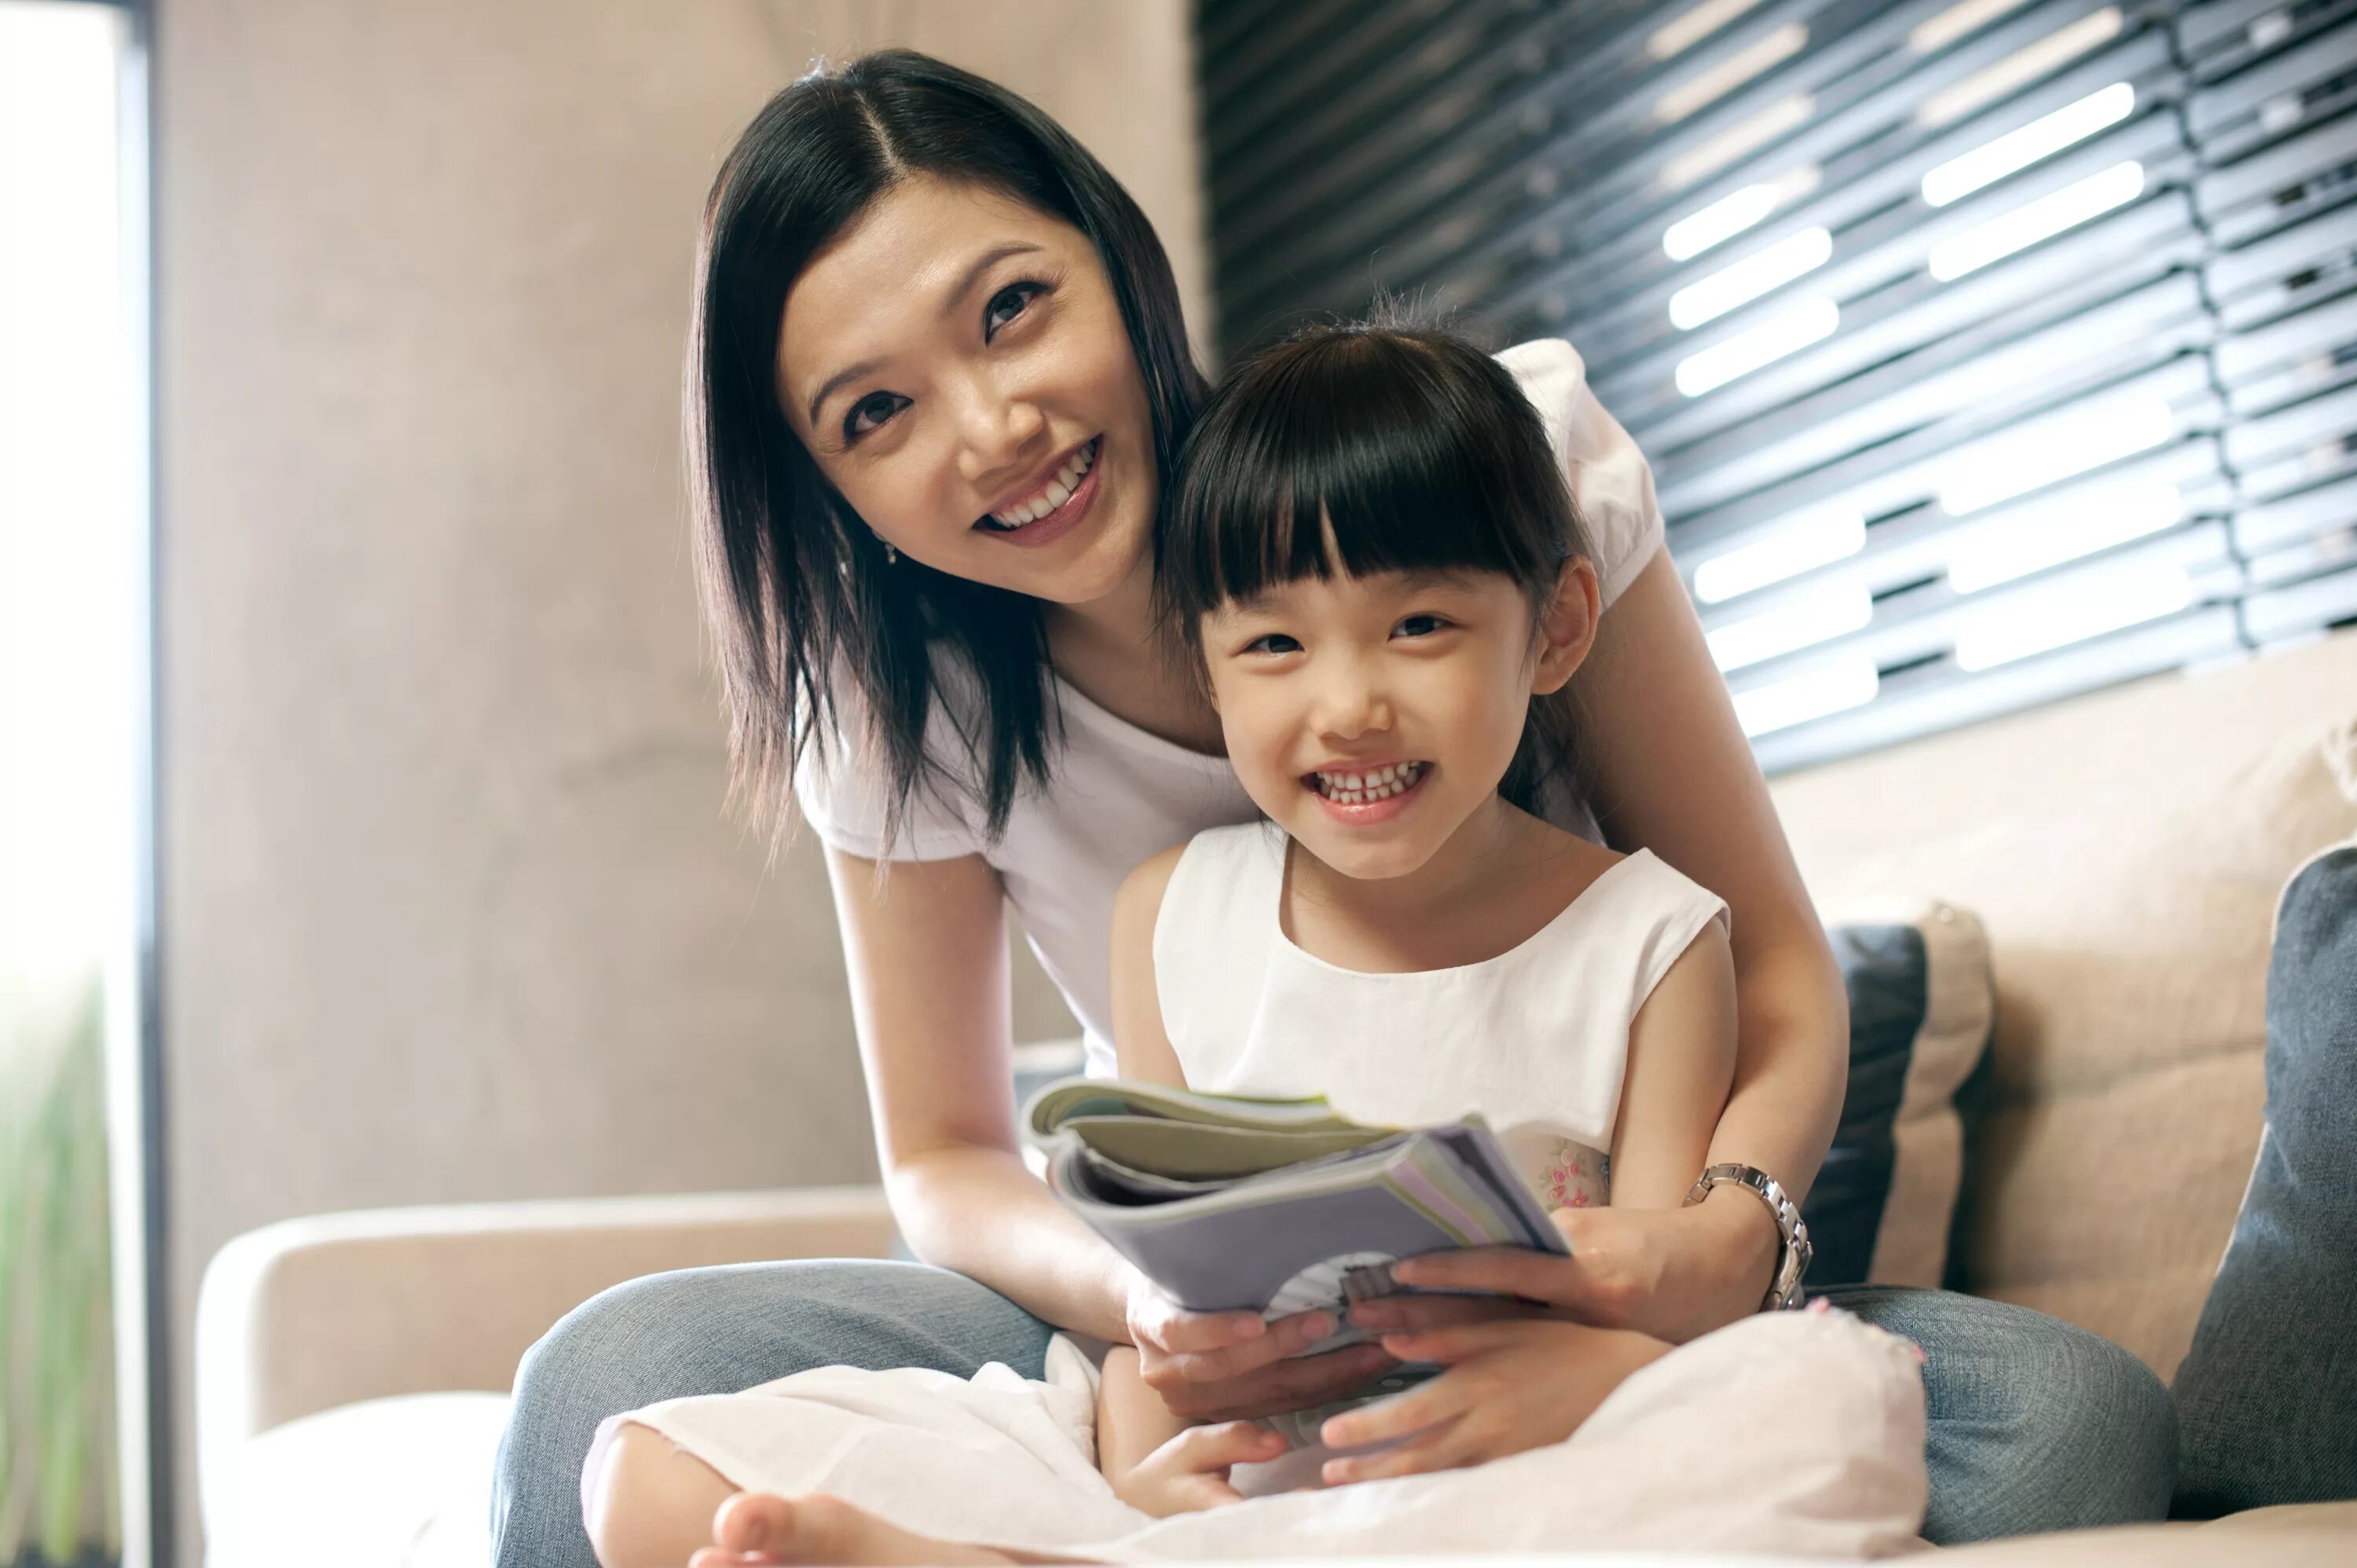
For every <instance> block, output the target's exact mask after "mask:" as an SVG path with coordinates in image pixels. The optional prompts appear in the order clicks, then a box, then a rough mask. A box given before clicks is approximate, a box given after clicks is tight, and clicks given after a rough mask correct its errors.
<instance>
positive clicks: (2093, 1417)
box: [1813, 1285, 2177, 1546]
mask: <svg viewBox="0 0 2357 1568" xmlns="http://www.w3.org/2000/svg"><path fill="white" fill-rule="evenodd" d="M1813 1294H1822V1295H1823V1296H1824V1298H1825V1299H1827V1300H1829V1301H1831V1302H1832V1303H1833V1304H1834V1305H1835V1306H1838V1307H1841V1308H1842V1309H1844V1310H1845V1311H1848V1312H1854V1313H1856V1314H1857V1316H1860V1317H1862V1318H1864V1319H1865V1320H1866V1321H1867V1322H1868V1323H1871V1324H1874V1325H1875V1326H1878V1327H1880V1328H1885V1329H1888V1330H1889V1331H1890V1332H1891V1333H1893V1334H1896V1335H1899V1336H1900V1337H1903V1338H1908V1339H1912V1340H1913V1341H1915V1343H1916V1344H1918V1345H1920V1346H1921V1347H1922V1348H1923V1355H1924V1362H1923V1395H1924V1405H1925V1412H1926V1413H1927V1415H1928V1416H1929V1417H1930V1434H1929V1442H1928V1444H1927V1447H1926V1456H1927V1458H1928V1459H1929V1461H1930V1466H1931V1472H1932V1502H1931V1508H1930V1510H1929V1512H1928V1513H1927V1514H1926V1516H1925V1518H1924V1520H1923V1534H1924V1535H1925V1537H1926V1538H1927V1539H1929V1540H1930V1541H1932V1542H1933V1543H1934V1544H1936V1545H1940V1546H1953V1545H1960V1544H1962V1543H1964V1542H1965V1541H1986V1540H1990V1539H1993V1538H1995V1537H1998V1536H2007V1535H2028V1534H2030V1533H2032V1532H2035V1531H2039V1530H2082V1529H2086V1528H2089V1527H2092V1526H2095V1525H2105V1524H2135V1523H2141V1522H2144V1521H2147V1520H2157V1519H2159V1518H2160V1517H2161V1516H2162V1515H2164V1514H2166V1513H2167V1512H2168V1511H2169V1486H2170V1482H2171V1479H2172V1477H2174V1475H2175V1469H2176V1455H2177V1417H2176V1412H2175V1411H2174V1409H2173V1408H2172V1407H2171V1406H2170V1404H2169V1391H2167V1390H2166V1389H2164V1388H2162V1387H2161V1383H2160V1380H2159V1379H2158V1378H2157V1377H2155V1376H2154V1375H2153V1373H2152V1369H2151V1368H2149V1367H2147V1366H2146V1365H2145V1364H2144V1363H2143V1362H2142V1361H2139V1360H2137V1359H2136V1358H2135V1357H2133V1356H2131V1355H2129V1354H2128V1353H2127V1352H2126V1350H2123V1349H2121V1348H2119V1347H2118V1346H2116V1345H2115V1344H2113V1343H2112V1342H2111V1341H2110V1340H2108V1339H2104V1338H2103V1337H2100V1336H2097V1335H2093V1334H2090V1333H2088V1332H2087V1331H2086V1330H2085V1329H2083V1328H2078V1327H2074V1326H2072V1325H2070V1324H2068V1323H2064V1322H2062V1321H2061V1320H2060V1319H2059V1318H2052V1317H2049V1316H2046V1315H2045V1314H2044V1313H2041V1312H2032V1311H2030V1310H2029V1308H2027V1307H2021V1306H2010V1305H2006V1304H2005V1303H2003V1302H1995V1301H1983V1300H1981V1299H1980V1298H1979V1297H1977V1296H1969V1295H1958V1294H1954V1293H1953V1292H1949V1291H1936V1290H1906V1289H1898V1288H1891V1287H1885V1286H1878V1285H1852V1286H1844V1287H1840V1288H1837V1289H1834V1290H1828V1291H1824V1292H1819V1293H1813Z"/></svg>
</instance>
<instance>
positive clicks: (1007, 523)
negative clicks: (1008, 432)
mask: <svg viewBox="0 0 2357 1568" xmlns="http://www.w3.org/2000/svg"><path fill="white" fill-rule="evenodd" d="M1099 439H1100V440H1101V439H1103V437H1099ZM1096 460H1097V444H1096V442H1095V441H1091V442H1090V443H1089V444H1088V445H1087V446H1083V447H1082V448H1081V449H1080V450H1079V451H1077V452H1075V453H1073V454H1072V455H1071V456H1069V457H1067V458H1065V459H1064V466H1063V467H1060V468H1059V469H1057V470H1056V476H1055V478H1051V479H1049V481H1048V488H1047V489H1044V490H1041V491H1040V492H1039V494H1038V495H1036V496H1033V497H1032V498H1031V499H1029V500H1028V501H1026V502H1024V503H1023V504H1022V505H1021V506H1015V507H1008V508H1007V509H1006V510H1004V511H995V512H992V513H991V514H990V521H993V522H995V523H996V524H997V525H998V526H999V527H1001V528H1020V527H1022V526H1023V525H1024V524H1025V523H1027V522H1037V521H1039V520H1040V519H1041V518H1043V517H1045V516H1047V515H1048V514H1049V512H1051V511H1053V510H1056V509H1057V508H1058V507H1060V506H1062V505H1063V504H1064V503H1065V502H1066V501H1068V500H1071V499H1072V492H1073V491H1074V490H1077V489H1080V488H1081V481H1082V479H1085V478H1088V477H1089V469H1090V468H1091V467H1093V466H1094V465H1095V463H1096Z"/></svg>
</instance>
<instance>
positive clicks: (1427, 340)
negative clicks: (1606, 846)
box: [1155, 312, 1587, 813]
mask: <svg viewBox="0 0 2357 1568" xmlns="http://www.w3.org/2000/svg"><path fill="white" fill-rule="evenodd" d="M1586 554H1587V539H1586V532H1585V530H1584V529H1583V527H1582V526H1581V523H1580V521H1579V514H1578V512H1577V509H1576V508H1575V507H1574V505H1573V503H1572V499H1571V492H1570V489H1569V487H1568V486H1567V485H1566V483H1565V480H1564V475H1563V469H1562V467H1561V466H1560V465H1559V464H1558V463H1557V462H1556V461H1555V454H1554V451H1553V449H1552V448H1551V447H1550V446H1549V445H1548V442H1547V434H1546V430H1545V428H1544V426H1543V425H1542V424H1540V421H1539V415H1538V411H1537V410H1536V409H1534V408H1533V407H1532V406H1531V403H1530V400H1529V399H1528V398H1527V397H1525V396H1524V395H1523V390H1522V388H1521V386H1520V385H1519V384H1518V383H1517V382H1516V381H1515V380H1514V378H1513V376H1512V373H1511V372H1509V371H1507V370H1506V368H1505V367H1504V366H1503V365H1501V364H1500V363H1498V361H1497V360H1493V359H1491V357H1490V356H1489V355H1488V354H1486V353H1484V352H1482V351H1481V350H1480V349H1479V348H1477V347H1475V346H1474V345H1473V344H1471V343H1469V342H1468V341H1466V340H1465V339H1464V338H1460V337H1458V336H1456V335H1455V334H1453V333H1450V332H1448V331H1445V330H1442V329H1440V328H1437V327H1434V326H1430V325H1424V324H1420V323H1418V322H1416V321H1415V320H1414V319H1413V318H1412V317H1405V316H1404V315H1401V314H1398V313H1395V312H1394V313H1387V314H1386V315H1383V316H1379V317H1376V318H1375V319H1373V320H1371V321H1366V322H1353V323H1350V324H1347V325H1342V326H1318V327H1312V328H1307V329H1306V330H1303V331H1301V332H1298V333H1297V334H1295V335H1294V336H1293V337H1291V338H1286V340H1285V341H1283V342H1281V343H1278V344H1276V345H1275V346H1274V347H1273V348H1269V349H1263V350H1262V351H1261V352H1259V353H1257V354H1254V356H1252V357H1251V358H1250V359H1248V360H1244V361H1243V363H1242V364H1241V365H1239V366H1238V367H1236V369H1235V370H1234V371H1232V373H1231V374H1230V375H1229V377H1228V378H1227V380H1226V381H1223V382H1222V384H1221V386H1220V389H1219V390H1218V391H1217V392H1213V393H1212V394H1211V401H1210V402H1208V403H1205V404H1204V406H1203V412H1202V414H1201V417H1200V419H1198V421H1197V422H1196V424H1195V432H1194V435H1192V436H1191V437H1190V438H1189V442H1188V446H1187V455H1186V461H1185V463H1184V465H1183V466H1182V467H1181V469H1180V473H1179V486H1178V489H1177V491H1176V493H1175V494H1174V496H1173V498H1172V500H1171V503H1170V506H1169V507H1168V512H1167V516H1166V518H1165V521H1164V526H1163V528H1162V530H1161V531H1160V532H1159V533H1158V534H1157V540H1156V556H1155V585H1156V592H1157V596H1159V599H1160V605H1161V612H1162V615H1163V618H1164V620H1165V623H1166V625H1167V626H1168V629H1169V630H1170V631H1171V633H1172V634H1173V635H1175V636H1176V638H1177V639H1179V642H1180V643H1181V644H1182V645H1183V646H1184V647H1185V649H1186V650H1187V652H1188V654H1189V658H1190V660H1192V661H1193V663H1194V666H1195V668H1196V669H1197V670H1198V671H1200V670H1201V669H1202V653H1203V649H1202V618H1203V617H1204V615H1206V614H1207V613H1209V612H1210V611H1211V610H1214V609H1217V608H1219V607H1221V606H1222V605H1223V604H1226V603H1229V602H1231V601H1232V600H1235V599H1240V598H1246V597H1249V596H1252V595H1254V594H1256V593H1259V592H1261V591H1262V590H1263V589H1265V588H1269V587H1273V586H1275V585H1281V584H1285V583H1293V582H1298V581H1300V580H1301V579H1302V578H1304V577H1312V576H1314V577H1319V578H1329V577H1331V576H1333V575H1334V574H1335V573H1336V572H1338V571H1340V572H1341V573H1343V574H1346V575H1351V576H1361V575H1366V574H1368V573H1374V572H1417V571H1443V572H1445V571H1468V572H1496V573H1500V574H1502V575H1505V576H1506V577H1509V578H1511V579H1512V581H1513V583H1514V585H1516V586H1517V587H1519V588H1520V589H1522V591H1523V596H1524V597H1525V598H1527V599H1528V600H1529V602H1530V605H1531V607H1532V612H1533V614H1534V615H1536V614H1539V613H1541V612H1543V611H1544V608H1545V607H1546V606H1547V605H1548V604H1549V603H1550V602H1551V601H1552V600H1553V599H1554V597H1555V590H1556V586H1557V585H1558V584H1559V583H1560V581H1561V579H1562V574H1563V568H1564V566H1565V564H1566V563H1567V562H1569V561H1570V560H1571V559H1572V558H1573V557H1575V556H1581V555H1586ZM1575 718H1576V713H1575V709H1574V704H1573V701H1572V698H1571V694H1570V692H1569V690H1568V689H1567V688H1566V690H1564V691H1561V692H1557V693H1554V694H1552V695H1550V696H1546V697H1541V698H1538V699H1536V700H1534V702H1533V703H1531V713H1530V717H1529V719H1528V721H1527V722H1526V723H1525V724H1524V725H1523V739H1522V744H1521V745H1520V746H1517V747H1516V748H1515V752H1514V759H1513V763H1512V766H1511V767H1510V768H1508V769H1507V772H1506V776H1505V778H1504V779H1501V781H1500V782H1499V785H1498V789H1499V792H1500V793H1501V794H1502V795H1504V796H1505V798H1506V799H1507V800H1512V802H1513V803H1514V804H1515V805H1517V806H1520V807H1522V808H1523V810H1525V811H1532V812H1534V813H1535V812H1539V811H1542V809H1543V805H1544V802H1545V801H1546V800H1547V799H1548V798H1549V795H1550V792H1551V791H1552V790H1554V789H1559V788H1561V787H1563V786H1564V785H1565V784H1566V783H1569V782H1573V781H1574V780H1575V779H1576V777H1577V775H1576V773H1575V771H1574V768H1575V764H1576V762H1577V756H1576V753H1575V750H1574V747H1573V745H1572V741H1573V732H1574V727H1575V724H1574V721H1575Z"/></svg>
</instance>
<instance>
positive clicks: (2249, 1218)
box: [2173, 844, 2357, 1518]
mask: <svg viewBox="0 0 2357 1568" xmlns="http://www.w3.org/2000/svg"><path fill="white" fill-rule="evenodd" d="M2266 1071H2267V1122H2266V1133H2265V1135H2264V1136H2263V1137H2262V1138H2261V1140H2260V1143H2259V1158H2258V1165H2257V1167H2256V1168H2255V1170H2254V1171H2253V1172H2252V1173H2251V1185H2250V1189H2249V1191H2248V1192H2247V1193H2245V1194H2244V1198H2243V1209H2242V1213H2241V1214H2240V1215H2239V1216H2238V1217H2237V1218H2236V1219H2235V1221H2234V1234H2233V1240H2232V1241H2231V1242H2230V1243H2229V1244H2228V1246H2227V1249H2226V1256H2225V1259H2224V1261H2223V1262H2222V1263H2220V1265H2219V1268H2218V1277H2217V1279H2216V1280H2215V1281H2214V1282H2213V1283H2212V1285H2211V1287H2210V1295H2209V1299H2208V1300H2207V1302H2205V1303H2204V1304H2203V1306H2202V1308H2201V1322H2200V1325H2199V1326H2197V1327H2196V1329H2195V1330H2194V1335H2193V1348H2192V1349H2191V1350H2190V1351H2189V1352H2188V1353H2187V1355H2186V1358H2185V1360H2184V1362H2183V1364H2182V1365H2181V1366H2179V1369H2178V1372H2177V1383H2176V1387H2175V1389H2174V1393H2175V1395H2176V1398H2177V1411H2178V1430H2179V1447H2178V1455H2179V1457H2178V1482H2177V1499H2176V1503H2175V1506H2174V1509H2173V1511H2174V1512H2175V1513H2176V1514H2178V1515H2179V1517H2181V1518H2209V1517H2212V1516H2215V1515H2218V1514H2224V1513H2233V1512H2236V1511H2238V1510H2240V1509H2252V1508H2263V1507H2266V1506H2269V1505H2272V1504H2276V1503H2309V1502H2327V1501H2334V1500H2338V1499H2341V1498H2357V844H2347V845H2343V846H2341V847H2340V848H2337V849H2331V850H2328V851H2326V852H2325V853H2324V854H2319V855H2318V856H2317V857H2316V858H2315V859H2313V860H2311V861H2309V863H2308V864H2307V865H2303V866H2301V867H2300V869H2299V870H2298V871H2297V872H2295V873H2294V874H2293V875H2292V877H2291V880H2290V882H2289V883H2288V884H2287V885H2286V886H2285V888H2284V894H2283V902H2282V904H2281V905H2280V906H2279V907H2278V908H2277V910H2276V936H2275V950H2274V954H2273V956H2272V958H2271V959H2270V960H2269V961H2268V965H2267V1052H2266Z"/></svg>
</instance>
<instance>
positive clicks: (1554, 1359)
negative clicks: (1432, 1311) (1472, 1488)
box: [1318, 1317, 1670, 1486]
mask: <svg viewBox="0 0 2357 1568" xmlns="http://www.w3.org/2000/svg"><path fill="white" fill-rule="evenodd" d="M1383 1348H1384V1349H1385V1350H1387V1351H1389V1352H1390V1353H1391V1354H1392V1355H1394V1356H1395V1357H1397V1358H1398V1359H1401V1360H1403V1361H1437V1362H1439V1363H1440V1364H1441V1366H1442V1367H1444V1368H1445V1369H1446V1370H1444V1371H1443V1372H1442V1373H1441V1374H1440V1375H1439V1376H1438V1377H1437V1378H1434V1379H1433V1380H1431V1381H1430V1382H1427V1383H1425V1384H1422V1385H1420V1386H1419V1387H1416V1388H1414V1389H1411V1390H1409V1391H1407V1392H1406V1393H1404V1394H1400V1395H1397V1396H1395V1397H1394V1398H1391V1399H1387V1400H1384V1401H1383V1402H1381V1403H1379V1404H1371V1405H1367V1406H1365V1407H1363V1408H1361V1409H1359V1410H1354V1411H1351V1412H1347V1413H1345V1414H1342V1415H1338V1416H1336V1417H1335V1418H1334V1419H1333V1420H1331V1421H1329V1422H1328V1423H1326V1424H1325V1426H1324V1427H1322V1428H1321V1429H1320V1430H1319V1432H1318V1436H1319V1437H1320V1438H1321V1439H1322V1440H1323V1441H1324V1442H1325V1443H1326V1444H1328V1445H1329V1447H1334V1448H1361V1447H1365V1446H1367V1445H1368V1444H1377V1443H1396V1444H1397V1446H1395V1447H1390V1448H1385V1449H1383V1451H1382V1452H1380V1453H1375V1454H1362V1455H1356V1456H1354V1457H1351V1458H1341V1459H1329V1460H1328V1461H1327V1462H1326V1464H1325V1466H1324V1469H1323V1471H1322V1476H1323V1478H1324V1480H1325V1482H1326V1484H1327V1485H1329V1486H1341V1485H1344V1484H1347V1483H1349V1482H1351V1481H1377V1480H1382V1479H1384V1478H1385V1477H1392V1476H1414V1475H1420V1474H1422V1473H1424V1472H1426V1471H1428V1470H1449V1469H1455V1468H1457V1467H1458V1466H1465V1465H1479V1464H1482V1463H1484V1462H1486V1461H1488V1460H1491V1459H1501V1458H1504V1457H1505V1456H1506V1455H1509V1454H1520V1453H1522V1452H1523V1451H1524V1450H1525V1449H1530V1448H1538V1447H1543V1446H1544V1445H1545V1444H1550V1443H1560V1442H1562V1441H1563V1440H1564V1439H1565V1438H1566V1437H1569V1436H1570V1435H1571V1434H1572V1433H1573V1432H1575V1431H1576V1430H1577V1429H1578V1426H1579V1423H1582V1422H1584V1421H1586V1420H1587V1418H1588V1416H1589V1415H1590V1414H1591V1413H1593V1412H1594V1411H1595V1409H1596V1407H1597V1406H1598V1405H1600V1404H1602V1403H1603V1402H1604V1400H1605V1397H1606V1396H1607V1395H1609V1394H1610V1393H1611V1391H1613V1390H1614V1389H1617V1388H1619V1387H1620V1383H1621V1381H1622V1380H1624V1379H1625V1378H1627V1377H1628V1376H1629V1374H1631V1372H1634V1371H1635V1370H1637V1369H1638V1368H1640V1367H1642V1366H1645V1365H1647V1364H1648V1363H1650V1362H1652V1361H1654V1360H1656V1359H1660V1358H1661V1357H1663V1356H1665V1355H1667V1354H1669V1351H1670V1347H1669V1346H1667V1345H1665V1344H1663V1342H1662V1341H1660V1340H1658V1339H1653V1338H1650V1337H1647V1336H1645V1335H1642V1334H1635V1333H1631V1332H1630V1331H1628V1330H1626V1329H1612V1328H1590V1327H1588V1326H1586V1325H1585V1324H1578V1323H1569V1322H1564V1321H1561V1320H1558V1319H1550V1318H1528V1317H1525V1318H1507V1319H1500V1320H1497V1321H1494V1322H1489V1323H1466V1324H1460V1325H1458V1326H1456V1327H1453V1328H1437V1329H1433V1330H1431V1331H1430V1332H1428V1333H1421V1334H1389V1335H1385V1336H1384V1337H1383ZM1403 1439H1404V1440H1405V1441H1402V1440H1403Z"/></svg>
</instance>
